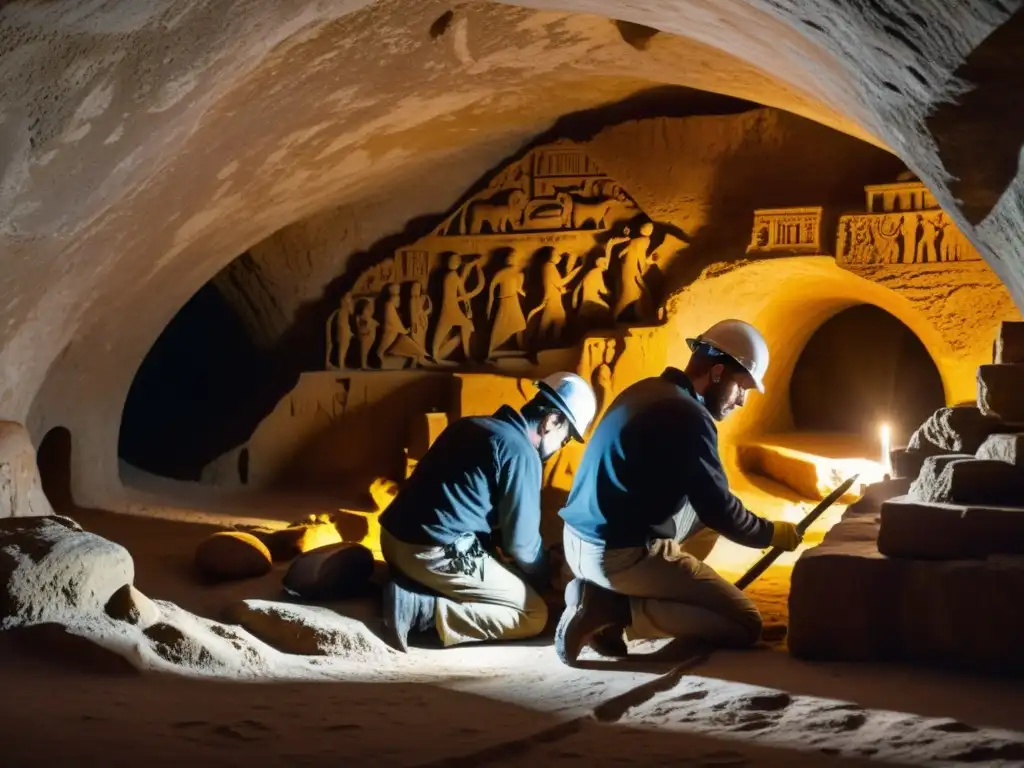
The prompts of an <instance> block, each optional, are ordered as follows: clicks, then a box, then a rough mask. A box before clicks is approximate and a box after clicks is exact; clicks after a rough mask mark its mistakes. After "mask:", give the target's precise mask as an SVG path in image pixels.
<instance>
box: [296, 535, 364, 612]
mask: <svg viewBox="0 0 1024 768" xmlns="http://www.w3.org/2000/svg"><path fill="white" fill-rule="evenodd" d="M372 576H373V553H372V552H370V550H368V549H367V548H366V547H364V546H362V545H360V544H354V543H341V544H333V545H331V546H328V547H320V548H319V549H314V550H313V551H312V552H306V553H305V554H303V555H300V556H299V557H298V558H296V560H295V562H293V563H292V564H291V566H290V567H289V568H288V572H287V573H286V574H285V576H284V587H285V589H287V590H288V591H289V592H292V593H294V594H296V595H299V596H301V597H304V598H308V599H311V600H340V599H345V598H347V597H353V596H355V595H359V594H361V593H362V592H364V591H365V590H366V587H367V584H368V583H369V581H370V578H371V577H372Z"/></svg>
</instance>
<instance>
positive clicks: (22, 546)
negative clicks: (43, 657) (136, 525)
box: [0, 515, 135, 629]
mask: <svg viewBox="0 0 1024 768" xmlns="http://www.w3.org/2000/svg"><path fill="white" fill-rule="evenodd" d="M134 578H135V564H134V563H133V561H132V556H131V555H130V554H129V553H128V550H126V549H125V548H124V547H122V546H121V545H120V544H115V543H114V542H112V541H108V540H107V539H104V538H102V537H101V536H96V535H95V534H92V533H87V532H86V531H83V530H82V528H81V527H80V526H79V525H78V524H77V523H76V522H75V521H74V520H71V519H70V518H66V517H59V516H56V515H48V516H43V517H12V518H7V519H4V520H0V585H2V588H0V629H10V628H12V627H17V626H27V625H31V624H41V623H44V622H56V623H65V622H66V621H67V620H68V619H69V618H70V617H73V616H82V615H96V614H103V613H104V609H105V606H106V604H107V602H108V601H109V600H110V598H111V596H112V595H113V594H114V593H115V592H116V591H117V590H118V589H120V588H121V587H123V586H124V585H125V584H131V583H132V581H133V579H134Z"/></svg>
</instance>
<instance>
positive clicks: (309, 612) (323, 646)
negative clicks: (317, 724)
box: [224, 600, 395, 661]
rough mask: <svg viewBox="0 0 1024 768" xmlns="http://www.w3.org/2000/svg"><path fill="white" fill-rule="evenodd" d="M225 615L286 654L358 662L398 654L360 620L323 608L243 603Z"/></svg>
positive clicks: (259, 602) (237, 604) (275, 603)
mask: <svg viewBox="0 0 1024 768" xmlns="http://www.w3.org/2000/svg"><path fill="white" fill-rule="evenodd" d="M224 616H225V619H226V620H227V621H230V622H232V623H235V624H240V625H241V626H243V627H245V629H246V630H248V631H249V632H251V633H252V634H253V635H255V636H256V637H258V638H259V639H260V640H262V641H263V642H265V643H267V645H270V646H272V647H274V648H276V649H277V650H279V651H282V652H284V653H293V654H298V655H301V656H344V657H345V658H349V659H352V660H359V661H381V660H386V659H387V658H388V657H390V656H393V655H394V653H395V652H394V651H393V650H391V648H389V647H388V646H387V644H386V643H385V642H384V641H383V640H381V639H380V638H379V637H377V636H376V635H375V634H373V633H372V632H371V631H370V630H369V629H367V627H366V625H365V624H363V623H362V622H361V621H357V620H355V619H351V618H349V617H347V616H342V615H341V614H339V613H336V612H335V611H332V610H331V609H330V608H324V607H321V606H315V605H297V604H292V603H277V602H271V601H267V600H244V601H242V602H240V603H235V604H234V605H232V606H230V607H228V609H227V610H226V611H225V614H224Z"/></svg>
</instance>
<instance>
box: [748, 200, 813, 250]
mask: <svg viewBox="0 0 1024 768" xmlns="http://www.w3.org/2000/svg"><path fill="white" fill-rule="evenodd" d="M822 215H823V210H822V208H820V207H818V208H762V209H759V210H756V211H754V229H753V234H752V235H751V238H750V245H748V246H747V253H821V252H822V249H821V222H822Z"/></svg>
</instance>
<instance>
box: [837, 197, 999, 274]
mask: <svg viewBox="0 0 1024 768" xmlns="http://www.w3.org/2000/svg"><path fill="white" fill-rule="evenodd" d="M979 259H981V254H979V253H978V251H977V250H976V249H975V248H974V247H973V246H972V245H971V244H970V243H969V242H968V240H967V238H966V237H964V235H963V233H962V232H961V231H960V230H959V229H958V228H957V226H956V225H955V224H954V223H953V222H952V221H951V220H950V219H949V217H948V216H946V215H945V213H944V212H943V211H942V210H941V209H932V210H923V211H911V212H907V213H863V214H851V215H847V216H841V217H840V218H839V235H838V240H837V242H836V261H837V262H838V263H840V264H844V265H846V264H849V265H855V264H934V263H937V262H948V261H977V260H979Z"/></svg>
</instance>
